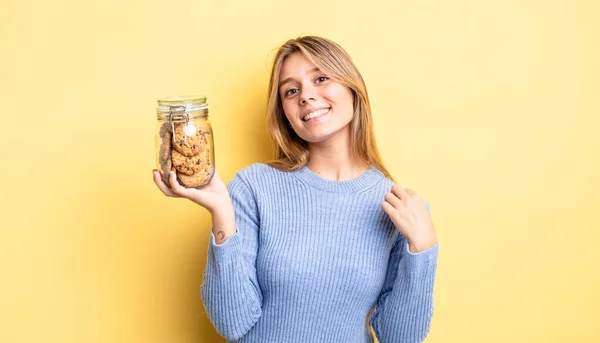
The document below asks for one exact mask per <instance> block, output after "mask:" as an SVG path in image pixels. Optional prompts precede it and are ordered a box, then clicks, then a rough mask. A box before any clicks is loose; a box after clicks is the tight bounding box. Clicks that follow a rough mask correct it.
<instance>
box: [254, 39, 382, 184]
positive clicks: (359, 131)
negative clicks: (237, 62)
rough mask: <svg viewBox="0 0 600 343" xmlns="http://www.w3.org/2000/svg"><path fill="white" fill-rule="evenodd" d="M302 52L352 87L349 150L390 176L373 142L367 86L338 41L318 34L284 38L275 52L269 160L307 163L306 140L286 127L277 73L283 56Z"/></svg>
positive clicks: (278, 164) (290, 165)
mask: <svg viewBox="0 0 600 343" xmlns="http://www.w3.org/2000/svg"><path fill="white" fill-rule="evenodd" d="M298 51H299V52H301V53H302V54H303V55H304V56H305V57H306V58H307V59H308V60H309V61H311V62H312V63H313V64H314V65H315V66H316V67H317V68H319V69H320V70H321V71H322V72H323V73H325V74H326V75H327V76H329V77H333V78H335V79H337V80H338V81H339V82H341V83H342V84H344V85H346V86H347V87H348V88H350V90H351V91H352V96H353V99H354V101H353V102H354V104H353V105H354V115H353V117H352V121H351V122H350V150H351V153H352V158H353V159H354V160H355V161H358V162H361V163H365V164H369V165H373V166H374V167H375V168H376V169H378V170H379V171H380V172H381V173H382V174H384V175H385V176H386V177H387V178H389V179H390V180H393V178H392V177H391V175H390V173H389V172H388V171H387V169H386V168H385V166H384V164H383V161H382V158H381V156H380V154H379V150H378V149H377V144H376V143H375V134H374V130H373V119H372V117H371V105H370V103H369V96H368V94H367V87H366V86H365V82H364V81H363V78H362V76H361V75H360V72H359V71H358V69H357V68H356V66H355V65H354V63H353V62H352V59H351V58H350V56H349V55H348V53H347V52H346V51H345V50H344V49H343V48H342V47H341V46H339V45H338V44H337V43H335V42H333V41H331V40H329V39H326V38H323V37H317V36H304V37H298V38H296V39H290V40H288V41H287V42H285V43H284V44H283V45H282V46H281V47H280V48H279V50H277V53H276V55H275V59H274V61H273V68H272V70H271V79H270V81H269V94H268V99H267V111H266V112H267V113H266V115H267V129H268V130H269V132H270V134H271V139H272V140H273V143H274V146H275V152H274V155H275V156H274V159H273V160H272V161H269V162H268V164H269V165H270V166H272V167H274V168H277V169H279V170H283V171H293V170H298V169H300V168H302V167H304V166H305V165H306V164H307V163H308V159H309V151H308V143H307V142H306V141H304V140H303V139H301V138H300V137H298V135H296V133H295V132H294V130H293V129H292V128H290V127H289V125H288V124H287V120H286V119H285V114H284V112H283V106H282V103H281V98H280V95H279V81H280V80H279V74H280V72H281V67H282V65H283V62H284V61H285V59H286V58H287V57H288V56H290V55H291V54H293V53H295V52H298Z"/></svg>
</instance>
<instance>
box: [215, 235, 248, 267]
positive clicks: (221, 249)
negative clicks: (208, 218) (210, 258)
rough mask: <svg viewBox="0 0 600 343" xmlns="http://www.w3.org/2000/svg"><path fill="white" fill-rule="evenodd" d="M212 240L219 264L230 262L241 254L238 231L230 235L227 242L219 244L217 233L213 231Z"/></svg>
mask: <svg viewBox="0 0 600 343" xmlns="http://www.w3.org/2000/svg"><path fill="white" fill-rule="evenodd" d="M210 240H211V244H212V248H213V252H214V254H215V259H216V262H217V264H228V263H231V262H234V261H235V260H236V259H237V258H238V257H239V256H241V243H240V235H239V233H238V232H236V233H234V234H233V235H231V236H229V237H228V238H227V240H226V241H225V242H223V243H221V244H217V241H216V240H215V235H214V234H213V233H212V231H211V233H210Z"/></svg>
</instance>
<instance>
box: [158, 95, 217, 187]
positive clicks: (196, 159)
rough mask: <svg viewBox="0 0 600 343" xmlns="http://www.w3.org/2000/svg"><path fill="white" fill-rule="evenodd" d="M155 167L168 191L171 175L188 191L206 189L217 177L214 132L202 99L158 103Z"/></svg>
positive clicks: (182, 98)
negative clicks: (175, 174) (214, 176)
mask: <svg viewBox="0 0 600 343" xmlns="http://www.w3.org/2000/svg"><path fill="white" fill-rule="evenodd" d="M156 119H157V124H156V167H157V169H158V170H159V171H160V173H161V174H162V179H163V181H164V182H165V184H166V185H167V186H169V187H171V186H170V184H169V172H170V171H174V172H176V173H177V180H178V181H179V183H180V184H181V185H182V186H184V187H187V188H197V187H201V186H204V185H206V184H207V183H208V182H209V181H210V179H211V178H212V176H213V175H214V173H215V154H214V140H213V131H212V127H211V125H210V122H209V121H208V103H207V102H206V97H203V96H177V97H168V98H160V99H158V107H157V108H156Z"/></svg>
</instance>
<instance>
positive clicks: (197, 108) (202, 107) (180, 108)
mask: <svg viewBox="0 0 600 343" xmlns="http://www.w3.org/2000/svg"><path fill="white" fill-rule="evenodd" d="M157 102H158V106H157V107H156V112H157V115H158V116H159V117H163V116H168V115H171V114H176V113H187V114H192V113H194V114H195V115H196V116H197V115H198V114H201V115H206V114H207V113H208V104H207V103H206V97H205V96H200V95H194V96H172V97H164V98H159V99H158V101H157ZM197 112H202V113H197Z"/></svg>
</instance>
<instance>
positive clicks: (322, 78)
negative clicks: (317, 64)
mask: <svg viewBox="0 0 600 343" xmlns="http://www.w3.org/2000/svg"><path fill="white" fill-rule="evenodd" d="M327 80H329V78H328V77H327V76H319V77H317V80H316V81H317V82H324V81H327Z"/></svg>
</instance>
